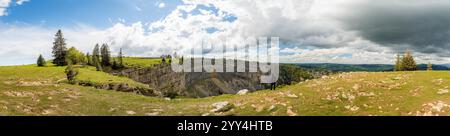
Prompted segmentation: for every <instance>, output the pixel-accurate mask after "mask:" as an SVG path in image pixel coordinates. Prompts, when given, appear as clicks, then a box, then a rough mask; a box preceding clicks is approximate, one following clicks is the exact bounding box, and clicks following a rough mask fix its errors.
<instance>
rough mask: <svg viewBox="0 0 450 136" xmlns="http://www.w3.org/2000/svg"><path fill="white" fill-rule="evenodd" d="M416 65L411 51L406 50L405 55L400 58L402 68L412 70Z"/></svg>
mask: <svg viewBox="0 0 450 136" xmlns="http://www.w3.org/2000/svg"><path fill="white" fill-rule="evenodd" d="M416 68H417V65H416V61H415V60H414V57H413V56H412V53H411V52H410V51H406V53H405V56H403V59H402V70H405V71H414V70H416Z"/></svg>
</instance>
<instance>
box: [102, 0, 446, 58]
mask: <svg viewBox="0 0 450 136" xmlns="http://www.w3.org/2000/svg"><path fill="white" fill-rule="evenodd" d="M183 2H184V4H183V5H180V6H178V8H177V9H176V10H174V11H173V12H172V13H171V14H169V15H168V16H166V17H165V18H164V19H162V20H160V21H156V22H152V23H150V24H148V25H147V24H146V25H143V24H142V23H140V22H139V23H135V24H133V25H131V26H125V25H123V24H117V25H115V26H114V27H112V28H110V29H108V30H107V32H105V33H106V34H107V36H106V37H108V40H107V41H109V42H110V43H112V45H113V47H115V48H119V47H122V48H125V49H128V50H130V51H131V52H130V53H131V54H133V55H153V56H158V55H161V54H164V53H171V52H173V51H174V50H178V51H179V50H184V51H186V50H189V49H191V48H195V46H198V45H199V44H200V43H201V41H202V40H204V39H221V40H225V39H226V40H228V41H227V42H228V43H231V44H239V43H242V42H243V40H242V39H243V38H247V37H259V36H267V37H271V36H276V37H280V39H281V43H282V48H284V49H287V50H289V49H296V51H298V52H296V53H290V54H288V55H286V56H288V57H294V58H286V56H285V57H284V58H285V59H284V60H282V61H285V62H286V61H293V60H295V61H299V62H305V61H307V60H306V59H305V58H311V59H310V60H317V61H316V62H330V61H332V62H336V63H393V61H392V60H393V59H392V58H393V57H394V56H395V54H397V53H401V52H403V51H405V50H412V51H414V52H415V53H416V56H418V57H417V59H418V60H419V61H422V60H423V61H427V62H428V61H432V62H438V63H448V60H449V55H448V54H449V52H450V51H449V49H450V48H449V44H448V43H449V40H447V39H448V38H446V37H449V36H450V35H449V33H450V29H449V27H450V25H447V24H449V23H450V22H449V21H450V15H448V14H446V13H448V11H449V10H450V8H449V7H450V3H449V2H446V1H439V0H431V1H417V0H413V1H406V0H399V1H387V0H386V1H384V0H382V1H368V0H334V1H327V0H283V1H272V0H258V1H253V0H239V1H234V0H233V1H210V0H195V1H191V0H184V1H183ZM336 51H337V52H336ZM293 54H294V55H293ZM295 54H297V55H295ZM299 54H300V55H299ZM312 58H315V59H312ZM339 58H341V59H339Z"/></svg>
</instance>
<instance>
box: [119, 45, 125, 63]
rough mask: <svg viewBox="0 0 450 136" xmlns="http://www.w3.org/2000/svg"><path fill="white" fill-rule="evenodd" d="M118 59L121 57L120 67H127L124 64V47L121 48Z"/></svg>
mask: <svg viewBox="0 0 450 136" xmlns="http://www.w3.org/2000/svg"><path fill="white" fill-rule="evenodd" d="M118 59H119V67H120V68H123V67H125V66H124V65H123V53H122V48H120V51H119V57H118Z"/></svg>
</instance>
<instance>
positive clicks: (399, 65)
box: [394, 54, 402, 71]
mask: <svg viewBox="0 0 450 136" xmlns="http://www.w3.org/2000/svg"><path fill="white" fill-rule="evenodd" d="M394 71H402V59H401V57H400V54H397V60H396V61H395V67H394Z"/></svg>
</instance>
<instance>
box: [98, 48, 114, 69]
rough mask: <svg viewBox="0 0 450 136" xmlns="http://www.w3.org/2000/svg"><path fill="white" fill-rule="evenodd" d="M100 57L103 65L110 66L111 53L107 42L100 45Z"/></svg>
mask: <svg viewBox="0 0 450 136" xmlns="http://www.w3.org/2000/svg"><path fill="white" fill-rule="evenodd" d="M100 50H101V57H102V65H103V66H111V53H110V51H109V47H108V44H103V45H102V47H101V49H100Z"/></svg>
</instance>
